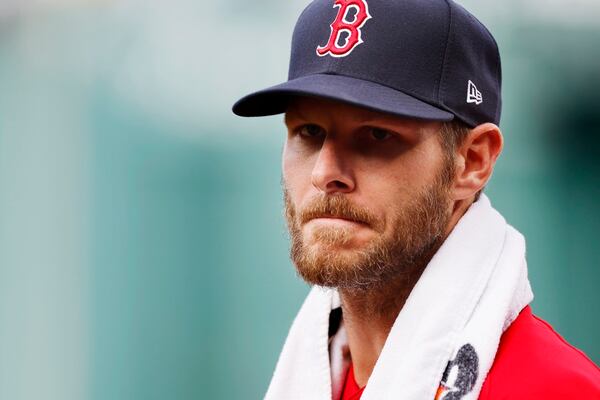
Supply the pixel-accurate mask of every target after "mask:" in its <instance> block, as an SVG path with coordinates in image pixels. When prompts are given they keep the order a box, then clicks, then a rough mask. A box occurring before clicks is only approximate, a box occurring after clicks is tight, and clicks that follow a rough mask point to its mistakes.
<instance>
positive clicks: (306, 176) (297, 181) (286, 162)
mask: <svg viewBox="0 0 600 400" xmlns="http://www.w3.org/2000/svg"><path fill="white" fill-rule="evenodd" d="M281 158H282V160H281V164H282V165H281V170H282V172H283V181H284V185H285V188H286V190H287V191H288V193H289V194H290V195H291V196H292V199H293V200H296V199H297V196H298V195H299V196H303V195H304V194H305V193H306V191H307V190H309V189H310V187H311V174H312V165H313V164H312V158H311V157H309V156H307V155H306V154H303V153H302V152H299V151H297V149H295V148H294V146H293V145H290V144H289V142H286V144H285V146H284V148H283V154H282V157H281ZM294 202H295V203H297V202H296V201H294Z"/></svg>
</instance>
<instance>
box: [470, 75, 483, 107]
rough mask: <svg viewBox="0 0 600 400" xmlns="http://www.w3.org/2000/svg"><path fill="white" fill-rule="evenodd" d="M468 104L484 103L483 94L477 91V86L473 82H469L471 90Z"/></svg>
mask: <svg viewBox="0 0 600 400" xmlns="http://www.w3.org/2000/svg"><path fill="white" fill-rule="evenodd" d="M467 103H475V104H477V105H479V104H481V103H483V96H482V95H481V92H480V91H479V90H477V86H475V84H474V83H473V82H471V81H469V88H468V89H467Z"/></svg>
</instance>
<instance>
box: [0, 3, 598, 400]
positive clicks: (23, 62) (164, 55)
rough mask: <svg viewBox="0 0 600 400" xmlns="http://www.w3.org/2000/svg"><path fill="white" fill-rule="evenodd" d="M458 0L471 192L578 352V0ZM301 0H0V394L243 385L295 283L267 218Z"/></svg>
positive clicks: (581, 128)
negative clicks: (251, 114)
mask: <svg viewBox="0 0 600 400" xmlns="http://www.w3.org/2000/svg"><path fill="white" fill-rule="evenodd" d="M524 3H525V2H521V1H516V0H507V1H502V2H498V1H491V0H485V1H484V0H469V1H464V2H463V4H464V5H465V6H466V7H467V8H468V9H470V10H471V11H472V12H473V13H474V14H475V15H477V16H478V17H479V18H480V19H481V20H482V21H483V22H484V23H485V24H486V25H488V26H489V27H490V29H491V31H492V32H494V34H495V36H496V38H497V40H498V42H499V45H500V48H501V53H502V57H503V69H504V74H503V75H504V88H503V94H504V113H503V120H502V128H503V131H504V133H505V137H506V148H505V152H504V154H503V156H502V157H501V159H500V160H499V163H498V166H497V170H496V173H495V176H494V178H493V180H492V183H491V184H490V186H489V188H488V194H489V196H490V197H491V199H492V201H493V203H494V204H495V206H496V207H497V208H498V209H499V210H500V211H501V212H502V213H503V214H504V215H505V216H506V217H507V219H508V220H509V221H510V222H511V223H512V224H513V225H514V226H515V227H517V228H518V229H519V230H521V231H522V232H523V233H524V234H525V236H526V238H527V241H528V261H529V270H530V277H531V281H532V285H533V288H534V291H535V293H536V299H535V301H534V303H533V306H534V310H535V311H536V312H537V314H539V315H540V316H542V317H543V318H545V319H547V320H548V321H549V322H550V323H551V324H553V325H554V327H555V328H556V329H557V330H558V331H559V332H560V333H561V334H562V335H563V336H565V337H566V338H567V339H568V340H569V341H570V342H571V343H573V344H574V345H575V346H577V347H579V348H581V349H583V350H584V351H585V352H586V353H587V354H588V355H589V356H590V357H591V358H592V359H593V360H594V361H595V362H596V363H600V341H599V340H598V338H600V320H599V318H598V313H599V309H600V307H599V306H600V292H599V291H598V286H599V283H600V271H599V269H598V268H599V266H600V246H599V245H598V243H597V242H598V231H599V229H600V204H599V199H600V179H599V176H600V158H599V157H600V46H599V45H598V43H599V42H600V25H599V24H598V22H597V21H598V20H599V18H600V3H598V2H597V1H596V0H577V1H569V2H567V1H557V0H554V1H548V0H544V1H542V0H529V1H527V2H526V3H527V4H524ZM306 4H307V1H305V0H293V1H275V0H264V1H260V2H248V1H241V0H230V1H219V2H215V1H210V2H209V1H206V0H195V1H191V0H171V1H155V2H146V1H141V0H122V1H117V0H114V1H100V0H96V1H92V0H87V1H84V0H70V1H67V0H63V1H50V0H46V1H42V0H37V1H36V0H2V2H0V399H3V400H4V399H7V400H8V399H10V400H21V399H26V400H30V399H36V400H38V399H48V400H54V399H56V400H81V399H93V400H106V399H110V400H118V399H127V400H136V399H140V400H142V399H144V400H151V399H258V398H261V397H262V395H263V394H264V391H265V390H266V387H267V385H268V382H269V378H270V375H271V373H272V370H273V368H274V366H275V362H276V359H277V356H278V353H279V350H280V348H281V346H282V344H283V341H284V338H285V335H286V333H287V330H288V328H289V325H290V323H291V321H292V319H293V317H294V315H295V313H296V311H297V309H298V307H299V305H300V304H301V302H302V300H303V298H304V296H305V294H306V293H307V291H308V288H307V286H306V285H304V284H303V283H302V282H300V281H299V280H298V279H297V278H296V277H295V275H294V272H293V267H292V266H291V264H290V262H289V260H288V255H287V252H288V250H287V249H288V247H287V239H286V234H285V226H284V222H283V217H282V212H281V208H282V200H281V193H280V152H281V147H282V144H283V139H284V131H283V125H282V123H281V117H272V118H264V119H241V118H236V117H234V116H233V115H232V114H231V112H230V106H231V105H232V103H233V102H234V101H235V100H236V99H237V98H238V97H240V96H241V95H243V94H246V93H248V92H250V91H252V90H254V89H258V88H262V87H264V86H267V85H271V84H275V83H278V82H280V81H282V80H284V79H285V77H286V74H287V62H288V52H289V40H290V37H291V31H292V29H293V24H294V22H295V19H296V17H297V15H298V14H299V13H300V11H301V10H302V9H303V8H304V6H305V5H306Z"/></svg>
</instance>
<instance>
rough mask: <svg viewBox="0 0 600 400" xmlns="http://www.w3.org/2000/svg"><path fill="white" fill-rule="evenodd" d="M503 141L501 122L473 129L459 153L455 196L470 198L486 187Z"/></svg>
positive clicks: (454, 186) (459, 198)
mask: <svg viewBox="0 0 600 400" xmlns="http://www.w3.org/2000/svg"><path fill="white" fill-rule="evenodd" d="M503 145H504V139H503V137H502V132H500V128H498V126H496V125H494V124H492V123H485V124H481V125H478V126H476V127H475V128H473V129H471V131H470V132H469V134H468V135H467V137H466V138H465V140H464V141H463V143H462V145H461V146H460V147H459V149H458V154H457V155H456V175H455V179H454V185H453V187H452V189H453V194H454V200H464V199H468V198H470V197H471V196H474V195H475V194H477V192H479V191H480V190H481V189H483V187H484V186H485V185H486V184H487V182H488V180H489V179H490V177H491V176H492V172H493V171H494V165H495V164H496V159H497V158H498V156H499V155H500V153H501V152H502V147H503Z"/></svg>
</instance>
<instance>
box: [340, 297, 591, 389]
mask: <svg viewBox="0 0 600 400" xmlns="http://www.w3.org/2000/svg"><path fill="white" fill-rule="evenodd" d="M364 390H365V388H359V387H358V385H357V384H356V380H355V379H354V370H353V368H352V365H350V368H349V369H348V374H347V376H346V381H345V383H344V389H343V392H342V398H341V400H358V399H360V396H361V395H362V393H363V391H364ZM532 399H544V400H571V399H582V400H583V399H585V400H591V399H594V400H600V369H599V368H598V367H597V366H596V365H595V364H594V363H593V362H592V361H591V360H590V359H589V358H587V357H586V356H585V354H583V353H582V352H581V351H580V350H577V349H576V348H574V347H573V346H571V345H570V344H569V343H567V342H566V341H565V340H564V339H563V338H562V337H560V336H559V335H558V334H557V333H556V332H555V331H554V329H552V327H551V326H550V325H549V324H548V323H546V322H545V321H542V320H541V319H539V318H538V317H536V316H535V315H533V314H532V313H531V308H530V307H529V306H527V307H525V308H524V309H523V311H521V313H520V314H519V316H518V317H517V319H516V320H515V321H514V322H513V323H512V324H511V325H510V327H509V328H508V329H507V330H506V332H504V334H503V335H502V337H501V338H500V344H499V346H498V352H497V353H496V358H495V359H494V364H493V365H492V368H491V369H490V371H489V373H488V376H487V378H486V379H485V381H484V382H483V387H482V388H481V392H480V393H479V400H532Z"/></svg>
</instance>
